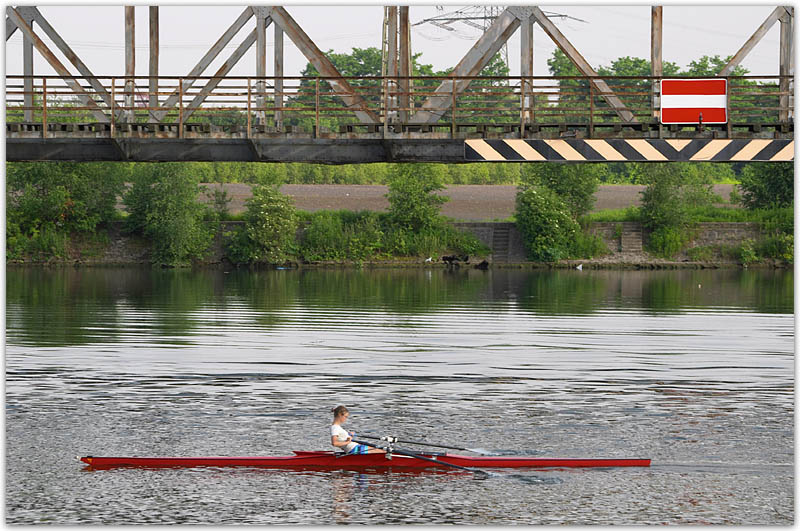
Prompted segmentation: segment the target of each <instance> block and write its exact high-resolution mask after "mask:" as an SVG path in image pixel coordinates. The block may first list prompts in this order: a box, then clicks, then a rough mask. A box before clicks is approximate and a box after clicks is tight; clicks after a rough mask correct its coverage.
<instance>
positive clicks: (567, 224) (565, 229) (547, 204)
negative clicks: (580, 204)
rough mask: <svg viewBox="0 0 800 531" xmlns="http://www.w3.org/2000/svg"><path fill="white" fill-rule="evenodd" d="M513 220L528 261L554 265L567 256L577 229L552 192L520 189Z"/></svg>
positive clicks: (528, 188) (529, 188)
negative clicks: (519, 233) (521, 239)
mask: <svg viewBox="0 0 800 531" xmlns="http://www.w3.org/2000/svg"><path fill="white" fill-rule="evenodd" d="M516 217H517V228H518V229H519V231H520V232H521V233H522V238H523V241H524V243H525V247H526V249H527V251H528V257H529V258H530V259H531V260H535V261H542V262H555V261H558V260H560V259H562V258H566V257H567V256H569V254H570V248H571V246H572V245H573V241H574V239H575V237H576V234H577V233H578V232H580V226H579V225H578V223H577V222H576V221H575V220H574V219H573V218H572V215H571V213H570V211H569V209H568V208H567V206H566V204H565V203H564V201H563V200H562V199H561V198H560V197H559V196H558V194H556V193H555V192H554V191H552V190H550V189H549V188H545V187H540V186H529V187H525V188H521V189H519V191H518V192H517V200H516Z"/></svg>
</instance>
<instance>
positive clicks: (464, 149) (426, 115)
mask: <svg viewBox="0 0 800 531" xmlns="http://www.w3.org/2000/svg"><path fill="white" fill-rule="evenodd" d="M124 9H125V22H126V24H125V28H126V70H125V71H126V75H124V76H120V77H113V76H98V75H95V74H94V73H93V72H92V71H91V70H90V69H89V68H88V66H87V65H86V64H84V63H83V62H82V61H81V60H80V58H79V57H78V56H77V55H76V54H75V53H74V52H73V51H72V49H71V48H70V47H69V45H68V44H67V43H66V42H65V41H64V40H63V39H62V38H61V37H60V36H59V34H58V32H57V31H56V30H55V28H54V27H53V26H52V25H50V23H49V22H48V21H47V20H46V19H45V18H44V16H43V15H42V13H41V12H40V11H39V10H38V9H37V8H36V7H34V6H18V7H16V8H15V7H7V8H6V15H7V18H6V39H8V38H10V37H11V36H12V35H13V34H14V33H15V32H16V31H20V32H21V33H22V34H23V65H24V73H23V75H7V76H6V156H7V160H9V161H33V160H79V161H264V162H320V163H333V164H337V163H363V162H410V161H426V162H450V163H458V162H476V161H513V162H519V161H531V162H542V161H551V162H552V161H557V162H611V161H613V162H619V161H719V162H730V161H791V160H793V159H794V121H793V120H794V116H793V115H794V112H793V105H794V102H793V98H792V91H793V72H792V70H791V64H792V51H793V45H792V25H793V23H792V21H793V15H794V10H793V8H791V7H782V6H779V7H776V8H775V9H774V10H773V11H772V13H771V14H770V16H769V17H768V18H767V19H766V20H765V21H764V22H763V23H762V24H761V25H760V26H759V27H758V28H757V29H756V30H755V33H754V34H753V35H752V36H751V37H750V38H749V39H748V40H747V41H746V42H745V43H744V44H743V46H742V48H741V49H740V50H739V51H738V52H737V53H736V54H735V55H734V56H733V58H732V59H731V61H730V62H729V63H728V64H727V65H726V66H725V67H724V68H723V70H722V72H721V73H720V77H724V78H725V79H727V82H728V90H727V96H726V97H727V108H728V121H727V123H724V124H702V123H699V124H695V125H691V126H685V125H662V124H661V123H660V120H659V112H660V94H659V86H660V81H661V80H663V79H669V78H668V77H665V76H663V75H662V72H661V64H662V60H661V33H662V31H661V19H662V15H661V10H662V8H661V7H653V8H652V24H651V35H652V39H651V44H652V46H651V64H652V65H653V71H652V75H651V76H646V77H619V76H616V77H604V76H600V75H598V74H597V72H595V71H594V69H593V68H592V67H591V65H589V64H588V62H586V60H585V59H584V58H583V57H582V56H581V54H580V53H579V52H578V50H577V49H575V47H574V46H572V44H571V43H569V41H568V40H567V39H566V38H565V37H564V35H563V34H562V33H561V32H560V31H559V30H558V28H557V27H556V26H555V24H553V22H552V21H550V20H549V19H548V18H547V17H546V16H545V15H544V14H543V13H542V12H541V10H539V8H537V7H535V6H526V7H510V8H507V9H506V10H505V11H503V12H502V13H501V14H500V15H499V16H498V17H497V18H496V19H495V20H494V21H493V23H492V24H491V26H489V28H488V29H487V30H486V31H485V32H484V34H483V35H482V36H481V37H480V38H479V39H478V41H477V42H476V43H475V44H474V46H473V47H472V49H471V50H470V51H469V52H467V54H466V55H465V56H464V58H463V59H462V60H461V61H460V62H459V63H458V65H457V66H456V67H455V68H454V70H453V72H452V74H451V75H449V76H446V77H434V76H413V75H410V71H409V65H410V61H409V58H410V39H409V22H408V11H409V8H408V7H402V6H401V7H389V8H386V13H387V21H388V35H389V36H390V38H389V42H388V58H389V61H388V68H387V75H385V76H370V77H348V76H342V75H341V74H340V73H339V72H338V71H337V70H336V68H335V67H334V65H333V64H332V63H331V62H330V61H329V60H328V59H327V57H326V56H325V55H324V54H323V53H322V52H321V51H320V50H319V48H317V46H316V45H315V44H314V42H313V41H312V40H311V39H310V38H309V37H308V35H306V34H305V32H304V31H303V30H302V28H301V27H300V25H299V24H298V23H297V22H296V21H295V20H294V19H293V18H292V17H291V15H289V13H288V12H287V11H286V9H284V8H282V7H279V6H273V7H258V6H254V7H247V8H245V9H244V11H243V12H242V13H241V15H239V17H238V18H237V19H236V20H235V21H234V22H233V23H232V24H231V26H230V27H228V28H227V30H226V31H225V32H224V33H223V35H222V36H221V37H220V38H219V40H217V41H216V43H215V44H214V45H213V46H211V47H210V49H209V51H208V52H207V53H206V54H205V56H204V57H203V58H201V59H200V61H199V62H198V63H197V65H195V67H194V68H193V69H192V70H191V71H190V72H189V73H188V74H187V75H181V76H164V75H159V71H158V31H159V30H158V7H157V6H152V7H150V8H149V24H150V26H149V28H150V43H149V44H150V46H149V49H150V62H149V75H148V76H135V75H134V71H135V64H134V54H133V49H134V43H133V34H134V28H135V20H134V10H133V8H132V7H125V8H124ZM251 19H255V28H253V29H252V30H251V31H250V32H249V33H247V34H246V37H245V38H244V40H243V41H242V42H241V44H240V45H239V46H238V47H237V48H236V49H235V51H234V52H233V53H232V54H231V56H230V57H229V58H228V59H227V60H226V61H225V62H224V63H223V64H222V66H221V67H219V69H218V70H217V71H216V72H215V73H213V75H203V73H204V71H205V70H206V69H207V67H208V66H209V64H210V63H211V62H212V61H213V60H214V59H215V58H216V57H217V56H218V55H219V54H220V53H221V52H222V50H223V49H224V48H225V46H226V45H228V44H229V43H230V42H231V40H232V39H233V38H234V36H235V35H236V34H237V33H239V32H240V31H241V30H242V29H243V28H244V27H245V26H246V25H247V23H248V22H249V21H251ZM776 22H780V27H781V46H780V50H779V59H780V61H779V66H780V74H779V75H777V76H732V75H731V72H732V71H733V69H734V68H735V67H736V66H737V65H738V64H739V63H740V62H741V60H742V59H743V58H744V57H745V56H746V55H747V53H748V52H749V51H750V50H751V49H752V48H753V46H755V44H756V43H757V42H758V41H759V40H760V39H761V37H762V36H763V35H764V33H766V31H767V30H768V29H769V28H770V27H771V26H773V25H774V24H775V23H776ZM535 23H538V24H540V26H541V27H542V29H544V30H545V32H546V33H547V34H548V35H549V36H550V38H552V39H553V41H554V42H555V43H556V44H557V45H558V46H559V48H561V50H562V51H564V53H565V54H566V55H567V56H568V57H569V58H570V59H571V60H572V62H573V63H574V64H575V65H576V66H577V67H578V69H579V70H580V71H581V74H582V75H581V76H574V77H545V76H535V75H533V65H532V37H531V34H532V26H533V24H535ZM269 26H273V27H274V36H273V44H274V55H273V58H272V59H273V65H274V69H273V70H274V75H272V76H268V75H266V64H267V54H266V40H267V28H268V27H269ZM518 29H519V30H520V31H521V37H522V38H521V50H520V53H521V56H520V57H521V60H522V62H521V64H522V69H521V75H519V76H509V77H485V76H479V75H478V73H479V72H480V71H481V70H482V69H483V68H484V67H485V66H486V65H487V64H488V62H489V61H490V60H491V59H492V58H493V57H494V55H495V54H496V53H497V52H498V50H499V49H500V47H501V46H502V45H503V44H504V43H505V42H506V41H507V40H508V38H509V37H510V36H511V35H512V34H513V33H514V32H515V31H517V30H518ZM284 35H286V36H288V37H289V39H290V40H291V41H292V42H293V43H294V44H295V45H297V47H298V48H299V49H300V50H301V51H302V52H303V54H304V55H305V56H306V58H307V59H308V61H309V62H310V63H311V64H312V65H313V66H314V67H315V68H316V69H317V71H318V72H319V73H320V75H319V76H316V77H291V76H284V75H283V42H284ZM43 36H46V37H48V39H49V41H51V43H52V45H48V44H47V43H46V42H45V41H44V40H43V38H42V37H43ZM51 46H55V47H56V48H57V49H58V50H60V51H61V52H62V54H63V55H64V56H65V57H66V58H67V59H68V60H69V61H70V63H71V64H72V67H73V68H72V70H70V69H69V68H67V66H66V65H64V64H63V63H62V62H61V61H60V60H59V59H58V57H57V56H56V54H55V53H54V51H53V49H52V48H51ZM253 46H255V47H256V52H257V53H256V56H257V57H256V69H255V70H256V72H255V75H253V76H244V77H237V76H230V75H229V72H230V70H231V68H233V66H234V65H235V64H236V63H237V62H238V61H239V59H241V57H242V56H243V55H244V53H245V52H246V51H247V50H248V49H250V48H251V47H253ZM34 50H36V51H38V52H39V53H40V54H41V55H42V56H43V57H44V58H45V59H46V60H47V61H48V63H49V64H50V65H51V67H52V68H53V69H54V70H55V71H56V72H57V75H54V76H41V75H39V76H37V75H35V74H34V72H33V51H34ZM75 71H77V73H75ZM683 78H685V77H683Z"/></svg>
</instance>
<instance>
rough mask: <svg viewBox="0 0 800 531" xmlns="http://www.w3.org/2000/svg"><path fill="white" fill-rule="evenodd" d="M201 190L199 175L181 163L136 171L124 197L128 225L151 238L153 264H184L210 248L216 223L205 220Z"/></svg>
mask: <svg viewBox="0 0 800 531" xmlns="http://www.w3.org/2000/svg"><path fill="white" fill-rule="evenodd" d="M200 191H201V189H200V182H199V178H198V177H195V176H192V175H190V174H188V173H187V172H185V171H183V168H181V167H180V165H179V163H169V164H154V163H151V164H147V165H145V166H144V167H142V168H140V169H139V171H138V172H136V174H135V178H134V180H133V183H132V185H131V187H130V189H129V190H128V191H127V192H126V193H125V195H124V197H123V202H124V203H125V206H126V207H127V209H128V218H127V219H126V225H127V228H128V230H129V231H131V232H137V233H140V234H142V235H143V236H145V237H146V238H148V239H149V240H150V241H151V242H152V262H153V263H154V264H160V265H167V266H175V265H184V264H186V263H188V262H189V261H191V260H192V259H197V258H201V257H202V255H203V253H204V252H205V251H206V250H207V249H208V247H209V245H210V244H211V241H212V239H213V235H214V230H215V229H216V226H215V225H213V224H209V223H206V219H205V218H206V215H207V213H208V208H207V207H206V206H205V205H203V204H201V203H199V202H198V196H199V194H200Z"/></svg>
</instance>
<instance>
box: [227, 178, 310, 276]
mask: <svg viewBox="0 0 800 531" xmlns="http://www.w3.org/2000/svg"><path fill="white" fill-rule="evenodd" d="M246 204H247V212H246V213H245V225H244V228H242V229H239V230H238V231H236V232H235V233H234V234H231V235H230V237H229V240H228V242H227V245H226V254H227V256H228V258H229V259H230V260H231V261H232V262H234V263H237V264H244V263H251V262H266V263H270V264H279V263H282V262H285V261H286V260H287V259H288V258H289V256H291V254H292V253H293V252H294V250H295V233H296V231H297V211H296V210H295V208H294V205H293V204H292V200H291V198H289V197H287V196H285V195H283V194H281V193H280V191H279V190H278V188H277V187H276V186H269V185H255V186H253V189H252V196H251V197H250V198H249V199H248V200H247V203H246Z"/></svg>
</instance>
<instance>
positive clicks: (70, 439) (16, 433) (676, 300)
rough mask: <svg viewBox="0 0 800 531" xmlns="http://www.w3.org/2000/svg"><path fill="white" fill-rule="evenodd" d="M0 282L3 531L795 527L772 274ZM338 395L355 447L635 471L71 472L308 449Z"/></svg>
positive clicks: (325, 434)
mask: <svg viewBox="0 0 800 531" xmlns="http://www.w3.org/2000/svg"><path fill="white" fill-rule="evenodd" d="M6 290H7V300H6V303H7V309H6V311H7V313H6V327H7V328H6V334H7V336H6V358H5V366H6V379H5V392H6V395H5V399H6V416H5V425H6V433H5V451H6V476H5V489H6V492H5V496H6V499H5V514H6V523H10V524H39V523H49V524H128V523H134V524H157V523H163V524H173V523H195V524H336V523H342V524H345V523H346V524H401V523H414V524H442V523H460V524H552V523H558V524H662V523H666V524H695V523H711V524H781V525H788V524H792V523H793V521H794V494H793V492H794V467H793V462H794V450H793V446H794V420H793V419H794V357H793V350H794V317H793V312H794V306H793V296H794V295H793V292H794V290H793V275H792V272H790V271H788V272H787V271H771V270H770V271H739V270H714V271H709V270H691V271H522V270H502V269H500V270H492V271H478V270H468V269H461V270H457V271H451V272H448V271H443V270H439V269H437V270H363V271H362V270H346V271H341V270H324V271H302V272H300V271H258V272H248V271H232V272H224V271H216V270H215V271H199V272H198V271H161V270H152V269H127V268H121V269H114V268H109V269H72V268H64V269H15V268H8V270H7V284H6ZM338 404H346V405H347V406H348V407H349V408H350V410H351V413H352V415H351V419H350V422H349V424H348V428H349V429H353V430H355V431H356V432H357V433H359V432H360V433H362V434H378V435H387V434H390V435H397V436H401V437H404V438H407V439H412V440H427V441H432V442H440V443H445V444H452V445H454V446H464V447H468V448H481V449H484V450H486V451H489V452H494V453H498V454H506V455H533V456H558V457H647V458H651V459H652V466H651V467H650V468H627V469H626V468H617V469H562V470H505V471H503V470H497V471H496V473H494V474H492V476H491V477H489V478H488V479H485V480H476V479H475V478H474V477H473V476H472V474H470V473H464V472H461V471H454V472H452V473H451V472H447V473H438V474H435V473H403V472H384V473H377V472H365V473H359V472H353V471H288V470H264V469H170V470H139V469H117V470H106V471H102V470H98V471H91V470H86V469H85V468H84V465H83V464H82V463H80V462H78V461H77V460H76V459H75V457H76V456H78V455H96V456H100V455H112V456H113V455H138V456H152V455H177V456H193V455H194V456H201V455H231V456H236V455H239V456H242V455H290V454H291V452H292V451H293V450H318V449H328V447H329V431H328V426H329V424H330V420H331V419H330V416H331V415H330V409H331V408H332V407H334V406H336V405H338ZM408 448H410V449H413V448H416V449H419V447H411V446H409V447H408Z"/></svg>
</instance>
